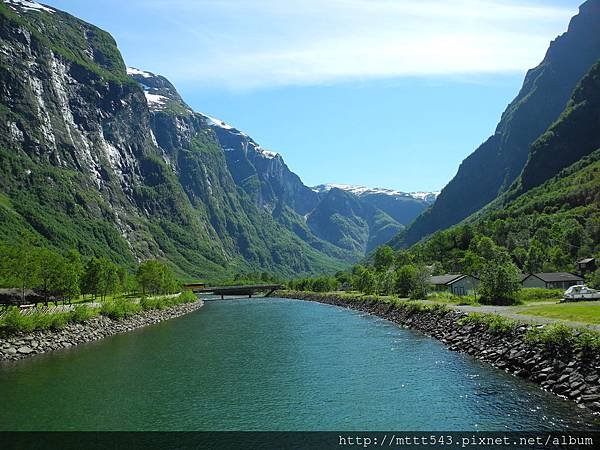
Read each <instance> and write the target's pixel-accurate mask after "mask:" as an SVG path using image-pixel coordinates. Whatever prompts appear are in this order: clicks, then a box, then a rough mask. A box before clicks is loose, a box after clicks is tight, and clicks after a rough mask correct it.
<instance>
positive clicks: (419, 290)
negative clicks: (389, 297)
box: [409, 266, 431, 300]
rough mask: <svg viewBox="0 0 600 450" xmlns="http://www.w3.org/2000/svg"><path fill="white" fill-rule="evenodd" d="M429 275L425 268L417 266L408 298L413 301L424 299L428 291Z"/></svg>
mask: <svg viewBox="0 0 600 450" xmlns="http://www.w3.org/2000/svg"><path fill="white" fill-rule="evenodd" d="M430 276H431V273H430V272H429V270H428V269H427V267H425V266H417V267H416V268H415V271H414V272H413V277H412V286H411V289H410V292H409V296H410V298H411V299H413V300H420V299H426V298H427V293H428V291H429V277H430Z"/></svg>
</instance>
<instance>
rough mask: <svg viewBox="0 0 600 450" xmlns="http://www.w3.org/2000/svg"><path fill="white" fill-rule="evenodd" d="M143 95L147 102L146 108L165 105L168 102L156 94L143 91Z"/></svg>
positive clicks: (165, 98)
mask: <svg viewBox="0 0 600 450" xmlns="http://www.w3.org/2000/svg"><path fill="white" fill-rule="evenodd" d="M144 95H145V96H146V100H147V101H148V106H150V107H153V106H154V107H158V106H162V105H164V104H165V102H166V101H167V100H168V98H167V97H164V96H162V95H158V94H151V93H150V92H147V91H144Z"/></svg>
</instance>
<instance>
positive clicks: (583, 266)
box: [575, 258, 597, 276]
mask: <svg viewBox="0 0 600 450" xmlns="http://www.w3.org/2000/svg"><path fill="white" fill-rule="evenodd" d="M575 264H577V273H579V275H581V276H584V275H585V274H586V273H592V272H595V271H596V268H597V266H596V258H584V259H580V260H579V261H577V262H576V263H575Z"/></svg>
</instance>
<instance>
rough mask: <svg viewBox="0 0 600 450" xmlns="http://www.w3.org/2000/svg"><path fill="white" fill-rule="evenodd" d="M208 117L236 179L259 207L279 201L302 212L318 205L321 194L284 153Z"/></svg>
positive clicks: (269, 205) (299, 212)
mask: <svg viewBox="0 0 600 450" xmlns="http://www.w3.org/2000/svg"><path fill="white" fill-rule="evenodd" d="M205 117H206V118H207V123H208V124H209V126H210V127H211V129H212V130H213V131H214V132H215V135H216V136H217V139H218V141H219V144H220V145H221V147H222V148H223V151H224V152H225V158H226V160H227V166H228V167H229V170H230V172H231V174H232V176H233V178H234V180H235V182H236V183H237V184H238V186H240V187H242V189H244V191H245V192H246V193H247V194H248V195H249V196H250V198H252V199H253V201H254V203H255V204H256V205H257V206H259V207H261V208H265V209H267V210H268V211H273V210H274V209H275V208H276V207H277V205H278V204H285V205H287V206H289V207H290V208H292V209H293V210H294V211H296V212H297V213H298V214H300V215H304V214H306V213H308V212H309V211H311V210H312V209H314V208H315V206H316V205H317V203H318V202H319V197H318V195H317V194H316V193H315V192H314V191H313V190H311V189H310V188H308V187H307V186H305V185H304V183H302V181H301V180H300V177H298V175H296V174H295V173H293V172H292V171H291V170H290V169H289V168H288V166H287V165H286V164H285V162H284V160H283V158H282V157H281V155H279V154H278V153H275V152H272V151H269V150H266V149H264V148H262V147H261V146H260V145H258V144H257V143H256V142H255V141H254V140H253V139H252V138H251V137H250V136H248V135H247V134H245V133H243V132H241V131H239V130H237V129H236V128H234V127H232V126H231V125H228V124H226V123H224V122H222V121H220V120H219V119H215V118H212V117H209V116H205Z"/></svg>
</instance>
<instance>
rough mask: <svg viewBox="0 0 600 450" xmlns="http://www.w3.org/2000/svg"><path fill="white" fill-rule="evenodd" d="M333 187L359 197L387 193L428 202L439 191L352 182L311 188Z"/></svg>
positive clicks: (328, 189) (318, 189) (323, 189)
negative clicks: (404, 189) (376, 186)
mask: <svg viewBox="0 0 600 450" xmlns="http://www.w3.org/2000/svg"><path fill="white" fill-rule="evenodd" d="M334 188H336V189H341V190H342V191H346V192H350V193H352V194H354V195H357V196H359V197H360V196H364V195H372V194H383V195H389V196H393V197H410V198H414V199H417V200H423V201H429V202H433V201H434V200H435V199H436V198H437V196H438V195H439V194H440V192H439V191H433V192H422V191H419V192H402V191H397V190H394V189H386V188H369V187H366V186H357V185H352V184H332V183H329V184H320V185H318V186H315V187H313V188H311V189H312V190H313V191H315V192H318V193H322V192H328V191H330V190H331V189H334Z"/></svg>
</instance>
